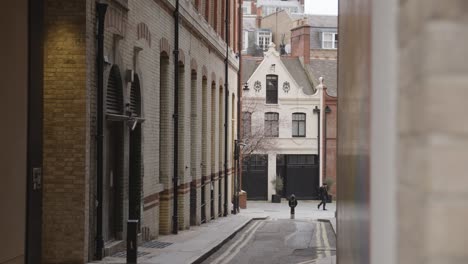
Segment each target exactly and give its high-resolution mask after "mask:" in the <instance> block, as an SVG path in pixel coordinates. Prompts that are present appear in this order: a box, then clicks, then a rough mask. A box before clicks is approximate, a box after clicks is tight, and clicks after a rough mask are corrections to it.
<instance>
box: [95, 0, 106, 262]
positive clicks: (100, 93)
mask: <svg viewBox="0 0 468 264" xmlns="http://www.w3.org/2000/svg"><path fill="white" fill-rule="evenodd" d="M96 11H97V15H98V34H97V46H98V47H97V89H98V90H97V135H96V145H97V150H96V151H97V153H96V159H97V173H96V177H97V181H96V185H97V186H96V188H97V197H96V199H97V206H96V258H97V259H98V260H100V259H102V257H103V256H102V253H103V252H102V251H103V248H104V238H103V236H102V224H103V223H102V209H103V208H102V200H103V199H102V196H103V195H102V192H103V147H104V133H103V131H104V122H103V119H104V117H103V115H104V21H105V18H106V11H107V4H104V3H97V4H96Z"/></svg>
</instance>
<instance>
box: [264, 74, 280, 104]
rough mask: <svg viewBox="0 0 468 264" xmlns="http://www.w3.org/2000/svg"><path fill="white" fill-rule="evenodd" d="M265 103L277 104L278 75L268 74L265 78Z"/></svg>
mask: <svg viewBox="0 0 468 264" xmlns="http://www.w3.org/2000/svg"><path fill="white" fill-rule="evenodd" d="M266 103H267V104H277V103H278V75H273V74H269V75H267V76H266Z"/></svg>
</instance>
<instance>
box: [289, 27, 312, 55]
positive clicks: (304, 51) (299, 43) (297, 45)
mask: <svg viewBox="0 0 468 264" xmlns="http://www.w3.org/2000/svg"><path fill="white" fill-rule="evenodd" d="M291 53H292V55H293V56H298V57H303V58H304V64H309V63H310V26H309V25H300V26H298V27H295V28H293V29H292V30H291Z"/></svg>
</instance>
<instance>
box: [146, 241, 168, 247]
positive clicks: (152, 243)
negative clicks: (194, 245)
mask: <svg viewBox="0 0 468 264" xmlns="http://www.w3.org/2000/svg"><path fill="white" fill-rule="evenodd" d="M170 245H172V243H168V242H161V241H156V240H152V241H148V242H146V243H144V244H143V245H141V247H145V248H165V247H168V246H170Z"/></svg>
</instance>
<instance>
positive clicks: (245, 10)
mask: <svg viewBox="0 0 468 264" xmlns="http://www.w3.org/2000/svg"><path fill="white" fill-rule="evenodd" d="M242 14H244V15H245V14H247V7H246V6H243V7H242Z"/></svg>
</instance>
